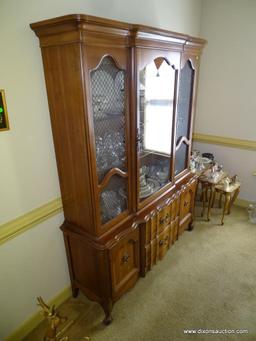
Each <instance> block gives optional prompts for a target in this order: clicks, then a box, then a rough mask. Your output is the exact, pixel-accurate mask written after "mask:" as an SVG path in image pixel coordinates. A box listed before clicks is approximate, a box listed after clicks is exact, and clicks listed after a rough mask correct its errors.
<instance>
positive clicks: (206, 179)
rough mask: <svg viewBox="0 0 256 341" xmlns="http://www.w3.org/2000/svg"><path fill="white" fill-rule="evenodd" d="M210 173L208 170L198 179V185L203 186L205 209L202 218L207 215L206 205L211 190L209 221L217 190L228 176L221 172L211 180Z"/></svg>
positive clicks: (208, 211) (208, 210)
mask: <svg viewBox="0 0 256 341" xmlns="http://www.w3.org/2000/svg"><path fill="white" fill-rule="evenodd" d="M209 175H210V171H209V170H207V171H206V172H204V173H203V174H202V175H201V176H200V177H199V179H198V183H200V184H201V186H202V198H203V209H202V213H201V216H202V217H203V216H204V213H205V204H206V202H207V194H208V190H210V198H209V201H208V209H207V221H209V220H210V214H211V207H212V205H213V201H214V196H215V188H216V186H217V185H218V184H219V182H220V181H221V180H222V179H223V178H225V177H226V176H227V173H225V172H220V173H219V174H218V176H217V177H215V178H210V176H209Z"/></svg>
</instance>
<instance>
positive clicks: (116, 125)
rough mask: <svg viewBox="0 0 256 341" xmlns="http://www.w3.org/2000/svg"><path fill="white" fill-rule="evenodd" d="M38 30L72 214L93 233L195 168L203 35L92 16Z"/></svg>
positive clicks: (77, 223)
mask: <svg viewBox="0 0 256 341" xmlns="http://www.w3.org/2000/svg"><path fill="white" fill-rule="evenodd" d="M31 28H32V29H33V30H34V31H35V33H36V35H37V36H38V37H39V39H40V46H41V49H42V57H43V63H44V71H45V79H46V86H47V94H48V101H49V108H50V114H51V123H52V130H53V137H54V145H55V150H56V158H57V165H58V172H59V178H60V186H61V192H62V200H63V207H64V214H65V219H66V221H68V222H70V223H72V224H74V226H77V228H78V229H81V231H86V232H88V233H90V234H93V235H95V236H97V235H101V234H104V233H105V232H106V231H108V230H110V229H111V228H112V227H113V226H114V225H115V224H119V223H121V222H122V221H124V220H125V219H126V218H128V217H129V216H132V215H133V216H134V215H136V214H137V212H138V210H139V209H140V208H142V207H144V206H146V205H147V204H150V201H152V200H153V199H155V198H157V196H159V195H160V194H163V193H164V191H166V190H167V189H170V188H171V187H172V186H173V185H174V182H175V178H177V179H178V178H179V177H180V176H182V174H185V173H186V171H187V172H188V156H189V153H190V146H191V137H192V131H191V125H192V115H193V108H194V93H195V84H196V77H197V70H198V63H199V55H200V50H201V48H202V46H203V44H204V42H205V41H204V40H202V39H198V38H193V37H190V36H187V35H183V34H178V33H173V32H170V31H166V30H161V29H155V28H152V27H147V26H140V25H132V24H126V23H122V22H118V21H114V20H107V19H102V18H97V17H92V16H87V15H67V16H63V17H59V18H55V19H50V20H45V21H42V22H39V23H35V24H32V25H31Z"/></svg>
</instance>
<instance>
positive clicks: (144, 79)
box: [138, 58, 175, 200]
mask: <svg viewBox="0 0 256 341" xmlns="http://www.w3.org/2000/svg"><path fill="white" fill-rule="evenodd" d="M174 88H175V70H174V69H173V67H172V66H171V65H169V63H168V62H167V61H166V60H165V59H164V58H156V59H155V60H154V61H152V63H150V64H148V65H147V66H146V67H145V68H144V69H142V70H141V71H140V74H139V95H140V103H139V104H140V107H139V114H138V127H139V129H138V130H139V131H138V153H139V155H138V158H139V168H140V178H139V188H140V192H139V195H140V200H143V199H144V198H146V197H148V196H150V195H151V194H153V193H154V192H156V191H157V190H159V189H160V188H161V187H163V186H164V185H166V184H167V183H168V182H169V181H170V180H169V179H170V158H171V142H172V121H173V100H174Z"/></svg>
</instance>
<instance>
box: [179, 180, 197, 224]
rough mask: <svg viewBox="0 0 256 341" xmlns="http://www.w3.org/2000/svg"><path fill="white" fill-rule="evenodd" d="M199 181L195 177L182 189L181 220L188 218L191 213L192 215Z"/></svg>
mask: <svg viewBox="0 0 256 341" xmlns="http://www.w3.org/2000/svg"><path fill="white" fill-rule="evenodd" d="M196 184H197V181H196V179H194V180H193V181H192V182H191V183H189V184H188V185H187V186H185V187H184V188H183V189H182V191H181V196H180V221H181V223H182V221H183V220H187V219H188V216H189V215H192V213H193V210H194V198H195V192H196Z"/></svg>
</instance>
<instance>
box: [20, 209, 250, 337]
mask: <svg viewBox="0 0 256 341" xmlns="http://www.w3.org/2000/svg"><path fill="white" fill-rule="evenodd" d="M198 215H199V214H198V212H197V216H198ZM219 221H220V211H218V210H217V209H215V210H214V211H213V216H212V220H211V221H210V222H205V221H204V220H202V218H197V221H196V224H195V228H194V231H193V232H185V233H184V234H183V235H182V236H181V238H180V239H179V241H178V242H177V243H176V244H175V245H174V246H173V247H172V248H171V249H170V250H169V252H168V254H167V255H166V257H165V258H164V259H163V260H162V261H161V262H159V263H158V265H157V266H155V267H154V268H153V269H152V270H151V271H150V272H148V273H147V275H146V277H145V278H140V279H139V281H138V282H137V284H136V286H135V287H134V288H133V289H132V290H131V291H130V292H129V293H127V294H126V295H124V296H123V297H122V298H121V299H120V300H119V301H118V302H117V303H116V305H115V306H114V309H113V318H114V321H113V323H112V324H111V325H110V326H108V327H105V326H104V325H102V323H101V321H102V319H103V312H102V310H101V308H100V307H99V306H98V305H97V304H95V303H93V302H89V301H88V300H87V299H86V298H84V297H83V296H81V295H80V296H79V297H78V298H77V299H70V300H68V301H67V302H66V303H64V304H63V305H62V307H61V308H60V311H61V312H62V313H63V314H64V315H66V316H68V318H69V319H76V321H75V323H74V325H73V326H72V327H71V328H70V329H69V330H68V331H67V332H66V333H65V335H68V336H69V340H70V341H80V340H85V338H84V337H85V336H89V337H90V339H91V340H95V341H103V340H104V341H108V340H112V341H121V340H122V341H134V340H136V341H137V340H138V341H140V340H141V341H144V340H145V341H146V340H147V341H151V340H154V341H162V340H163V341H164V340H165V341H166V340H170V341H183V340H252V341H255V340H256V225H255V224H250V223H249V222H248V218H247V213H246V211H245V210H244V209H241V208H236V207H234V208H233V211H232V213H231V215H230V216H226V218H225V224H224V226H222V227H220V226H219V225H218V224H219ZM44 328H45V326H44V325H43V324H42V325H41V326H39V327H38V328H37V329H36V330H34V331H33V332H32V333H31V334H30V335H29V336H28V337H27V338H26V339H25V340H26V341H34V340H36V341H38V340H40V339H41V335H42V331H43V330H44ZM185 329H193V330H198V329H208V330H209V329H214V330H216V329H219V330H223V329H229V330H232V329H235V330H236V329H248V334H243V335H231V334H225V335H217V334H213V335H212V334H210V335H207V334H197V335H191V334H190V335H187V334H184V330H185Z"/></svg>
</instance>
